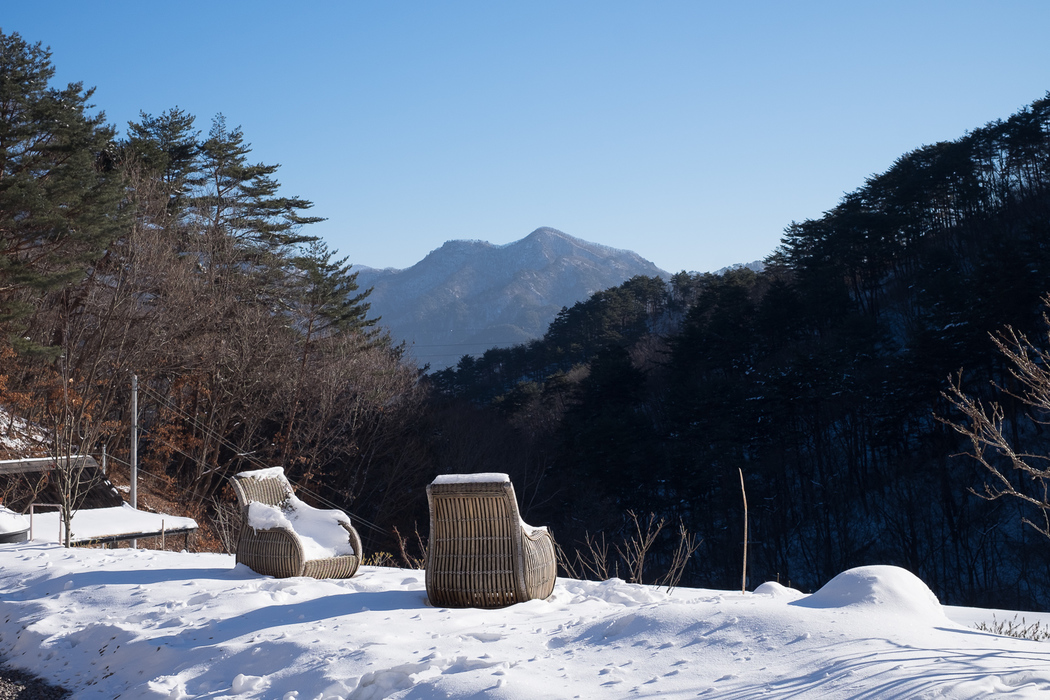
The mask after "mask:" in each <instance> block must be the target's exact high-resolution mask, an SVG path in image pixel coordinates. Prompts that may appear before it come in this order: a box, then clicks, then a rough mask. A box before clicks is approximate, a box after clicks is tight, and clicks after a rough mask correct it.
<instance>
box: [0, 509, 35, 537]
mask: <svg viewBox="0 0 1050 700" xmlns="http://www.w3.org/2000/svg"><path fill="white" fill-rule="evenodd" d="M28 529H29V520H27V519H26V517H25V516H24V515H20V514H19V513H16V512H14V511H13V510H9V509H7V508H4V507H3V506H0V534H5V535H6V534H7V533H10V532H22V531H23V530H28Z"/></svg>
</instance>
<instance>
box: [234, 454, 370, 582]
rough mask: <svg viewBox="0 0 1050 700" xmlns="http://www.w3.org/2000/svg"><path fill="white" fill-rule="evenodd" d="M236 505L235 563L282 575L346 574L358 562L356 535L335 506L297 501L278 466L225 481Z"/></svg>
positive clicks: (359, 560)
mask: <svg viewBox="0 0 1050 700" xmlns="http://www.w3.org/2000/svg"><path fill="white" fill-rule="evenodd" d="M229 481H230V484H231V485H232V486H233V490H234V492H235V493H236V494H237V501H238V502H239V503H240V506H241V532H240V536H239V537H238V539H237V563H238V564H244V565H245V566H247V567H248V568H250V569H252V570H253V571H255V572H257V573H260V574H264V575H267V576H273V577H275V578H287V577H289V576H309V577H312V578H350V577H351V576H353V575H354V573H355V572H356V571H357V567H358V566H360V564H361V558H362V548H361V537H360V535H358V533H357V530H355V529H354V527H353V525H351V524H350V518H349V517H348V516H347V515H346V513H344V512H342V511H340V510H323V509H320V508H314V507H313V506H310V505H308V504H306V503H303V502H302V501H301V500H299V499H298V498H297V497H296V495H295V493H294V491H292V486H291V484H290V483H288V478H287V477H286V476H285V474H284V469H283V468H282V467H270V468H268V469H257V470H254V471H247V472H241V473H239V474H235V475H233V476H232V477H230V479H229Z"/></svg>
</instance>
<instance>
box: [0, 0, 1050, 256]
mask: <svg viewBox="0 0 1050 700" xmlns="http://www.w3.org/2000/svg"><path fill="white" fill-rule="evenodd" d="M1047 27H1050V2H1046V0H996V1H995V2H991V1H988V2H971V1H966V0H954V1H951V2H948V1H945V2H922V1H921V0H910V1H905V2H897V1H889V0H882V1H880V2H859V1H858V2H843V1H842V0H835V1H833V2H831V1H829V2H783V1H779V0H778V1H770V2H733V3H730V2H725V1H724V0H720V1H719V2H706V1H701V0H693V1H689V2H669V1H661V0H646V1H642V0H638V1H637V2H618V1H615V0H602V1H600V2H599V1H595V2H585V1H582V0H580V1H575V0H558V1H555V2H548V1H546V0H528V1H527V2H517V3H510V2H492V1H491V0H483V1H477V2H454V1H448V2H422V1H420V2H378V1H375V2H345V1H341V2H312V1H310V0H302V1H301V2H294V3H293V2H276V1H271V0H247V1H240V0H210V1H208V2H199V1H197V0H188V1H187V0H181V1H180V2H170V3H154V2H144V1H143V0H135V1H134V2H124V1H116V0H102V1H100V2H83V1H81V0H66V1H60V0H31V1H29V0H0V28H2V29H3V31H4V32H7V33H11V32H18V33H20V34H21V35H22V36H23V37H24V38H26V39H28V40H31V41H41V42H43V43H44V44H45V45H49V46H50V47H51V49H52V51H53V61H54V63H55V65H56V67H57V69H58V76H57V78H58V80H59V81H60V82H62V83H65V82H70V81H83V82H84V83H85V84H86V85H88V86H96V87H97V92H96V94H95V100H94V101H95V104H96V105H97V106H98V108H100V109H103V110H105V112H106V114H107V117H108V118H109V120H110V121H111V122H112V123H113V124H115V125H117V126H118V127H119V128H121V129H123V128H125V127H126V125H127V122H128V121H129V120H132V119H136V118H137V116H138V113H139V111H140V110H142V111H145V112H147V113H150V114H154V115H156V114H160V113H161V112H163V111H165V110H167V109H168V108H170V107H174V106H178V107H180V108H182V109H184V110H186V111H188V112H190V113H191V114H194V115H196V116H197V126H198V128H200V129H201V130H202V131H203V132H207V130H208V127H209V125H210V121H211V118H212V117H213V116H214V115H215V114H216V113H219V112H221V113H223V114H224V115H225V116H226V118H227V122H228V123H229V124H230V125H240V126H242V128H243V130H244V134H245V137H246V140H247V141H249V142H250V143H251V144H252V146H253V156H252V157H253V160H257V161H261V162H265V163H280V164H281V166H282V167H281V169H280V171H279V172H278V179H279V180H280V181H281V183H282V184H283V186H284V187H283V191H284V193H285V194H289V195H298V196H302V197H305V198H306V199H309V200H312V201H313V202H314V203H315V206H314V209H313V211H312V213H313V214H316V215H318V216H325V217H327V218H328V220H327V221H326V222H325V223H323V224H319V225H317V226H315V227H313V228H312V230H313V232H314V233H315V234H316V235H320V236H321V237H322V238H324V239H325V240H326V241H327V242H328V243H329V244H330V245H331V246H332V247H335V248H337V249H339V251H340V253H341V254H343V255H348V256H349V257H350V262H352V263H355V264H362V265H370V266H374V267H407V266H409V265H411V264H413V263H415V262H417V261H418V260H420V259H422V258H423V257H424V256H425V255H426V254H427V253H428V252H429V251H431V250H433V249H434V248H437V247H439V246H440V245H441V244H442V243H443V242H444V241H446V240H449V239H454V238H471V239H482V240H487V241H491V242H493V243H509V242H511V241H514V240H518V239H520V238H522V237H524V236H526V235H527V234H528V233H529V232H531V231H532V230H534V229H536V228H538V227H540V226H552V227H554V228H557V229H560V230H562V231H564V232H565V233H568V234H570V235H573V236H576V237H579V238H583V239H585V240H589V241H594V242H597V243H602V244H605V245H611V246H614V247H617V248H627V249H630V250H634V251H636V252H637V253H639V254H640V255H642V256H643V257H645V258H648V259H650V260H652V261H653V262H655V263H656V264H657V265H659V266H660V267H662V268H664V269H665V270H668V271H671V272H674V271H678V270H683V269H685V270H695V271H707V270H715V269H718V268H720V267H723V266H726V265H730V264H733V263H738V262H749V261H752V260H756V259H760V258H763V257H765V256H766V255H768V254H769V253H770V252H772V251H773V249H774V248H775V247H776V245H777V244H778V242H779V240H780V237H781V234H782V232H783V229H784V227H785V226H787V225H788V224H790V223H791V221H793V220H802V219H806V218H816V217H819V216H820V215H821V213H822V212H824V211H825V210H827V209H829V208H831V207H833V206H834V205H835V204H836V203H837V202H838V201H839V199H840V198H841V196H842V195H843V194H844V193H845V192H849V191H852V190H854V189H856V188H857V187H859V186H860V185H861V184H863V182H864V179H865V177H867V176H869V175H871V174H874V173H877V172H882V171H883V170H885V169H886V168H888V167H889V166H890V165H891V164H892V162H893V160H894V159H895V158H896V157H898V156H900V155H901V154H903V153H905V152H906V151H909V150H911V149H913V148H917V147H919V146H921V145H923V144H927V143H933V142H936V141H942V140H949V139H954V138H957V137H959V136H961V135H963V134H964V133H965V132H966V130H968V129H973V128H976V127H979V126H982V125H983V124H985V123H987V122H989V121H992V120H994V119H998V118H1005V117H1007V116H1009V115H1010V114H1012V113H1013V112H1015V111H1017V110H1018V109H1019V108H1021V107H1023V106H1024V105H1026V104H1028V103H1030V102H1032V101H1033V100H1035V99H1038V98H1040V97H1042V96H1043V95H1045V94H1046V92H1047V91H1048V90H1050V40H1048V39H1047V32H1046V30H1047Z"/></svg>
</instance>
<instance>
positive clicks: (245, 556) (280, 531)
mask: <svg viewBox="0 0 1050 700" xmlns="http://www.w3.org/2000/svg"><path fill="white" fill-rule="evenodd" d="M305 561H306V555H305V553H304V552H303V545H302V543H301V542H300V541H299V538H298V537H297V536H296V534H295V533H294V532H292V531H291V530H288V529H286V528H283V527H271V528H265V529H258V530H257V529H255V528H253V527H251V526H250V525H248V524H247V523H245V524H244V525H243V527H242V528H241V536H240V538H239V539H238V541H237V563H238V564H245V565H247V566H248V568H250V569H252V570H253V571H256V572H258V573H260V574H264V575H268V576H274V577H276V578H287V577H289V576H300V575H302V571H303V564H304V562H305Z"/></svg>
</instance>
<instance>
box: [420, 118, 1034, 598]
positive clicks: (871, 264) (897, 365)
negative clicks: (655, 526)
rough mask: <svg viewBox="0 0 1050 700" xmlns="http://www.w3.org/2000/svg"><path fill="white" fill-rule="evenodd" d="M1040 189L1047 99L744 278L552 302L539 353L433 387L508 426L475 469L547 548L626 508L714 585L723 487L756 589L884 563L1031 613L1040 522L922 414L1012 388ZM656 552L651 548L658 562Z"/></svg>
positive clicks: (857, 204)
mask: <svg viewBox="0 0 1050 700" xmlns="http://www.w3.org/2000/svg"><path fill="white" fill-rule="evenodd" d="M1048 185H1050V99H1048V98H1044V99H1042V100H1039V101H1037V102H1035V103H1033V104H1032V105H1031V106H1030V107H1027V108H1025V109H1023V110H1021V111H1020V112H1018V113H1017V114H1015V115H1013V116H1012V117H1010V118H1009V119H1006V120H1004V121H997V122H995V123H991V124H988V125H986V126H984V127H982V128H979V129H975V130H974V131H973V132H971V133H969V134H967V135H965V136H963V137H962V138H959V139H958V140H955V141H951V142H945V143H937V144H933V145H929V146H924V147H922V148H919V149H917V150H915V151H913V152H911V153H908V154H905V155H904V156H902V157H900V158H899V159H898V160H897V161H896V162H895V163H893V164H892V166H891V167H890V168H889V169H888V170H887V171H886V172H884V173H881V174H877V175H874V176H872V177H870V178H869V179H868V181H867V182H866V183H865V184H864V186H863V187H861V188H860V189H858V190H857V191H855V192H851V193H849V194H847V195H846V196H845V197H844V198H843V199H842V201H841V203H840V204H839V205H838V206H836V207H835V208H834V209H832V210H831V211H828V212H826V213H825V214H824V215H823V216H821V217H820V218H817V219H812V220H806V221H802V222H796V223H792V224H791V225H790V226H789V227H788V228H787V229H786V231H785V234H784V237H783V240H782V244H781V245H780V247H779V248H778V249H777V250H776V251H775V252H774V253H773V254H772V255H771V256H769V258H768V259H767V260H766V261H765V262H766V266H765V269H764V271H763V272H760V273H755V272H752V271H751V270H747V269H740V270H732V271H728V272H726V273H724V274H721V275H710V274H708V275H690V274H686V273H679V274H677V275H675V276H674V277H673V278H672V280H671V281H670V282H669V283H668V284H665V283H664V282H663V281H661V280H660V279H658V278H646V277H638V278H634V279H632V280H630V281H628V282H626V283H624V284H623V285H621V286H619V287H616V288H613V289H609V290H606V291H604V292H601V293H599V294H596V295H594V296H593V297H591V298H590V299H589V300H587V301H585V302H581V303H578V304H576V305H574V306H573V307H572V308H567V309H563V310H562V312H561V313H560V314H559V316H558V318H557V319H556V320H555V322H554V323H552V324H551V326H550V328H549V329H548V331H547V333H546V335H545V336H544V337H543V339H542V340H539V341H536V342H533V343H530V344H527V345H521V346H519V347H516V348H513V349H509V350H497V349H494V350H490V351H489V352H487V353H485V354H484V355H483V356H482V357H480V358H473V357H464V358H462V360H461V361H460V363H459V364H458V365H457V366H456V367H455V368H452V369H450V370H448V371H445V372H439V373H437V374H436V375H435V377H434V384H435V386H436V387H437V389H438V390H439V391H440V393H441V394H442V395H443V396H445V397H446V401H447V402H448V405H449V406H457V407H460V408H459V409H458V410H476V411H479V412H480V413H482V414H483V415H485V416H489V417H490V419H491V420H494V421H498V422H499V423H500V424H501V425H503V426H506V427H507V429H508V430H510V431H511V432H512V434H513V435H514V436H515V440H514V441H510V440H509V439H508V440H507V441H506V442H504V443H502V444H501V446H500V448H499V449H498V451H499V452H500V456H498V457H493V458H492V459H491V463H489V464H486V465H480V464H479V465H478V466H479V467H480V466H486V467H491V466H494V465H495V464H499V463H506V464H513V465H515V468H516V469H517V470H518V473H517V478H518V479H520V480H522V481H524V482H526V483H527V484H529V486H530V488H531V490H529V491H527V493H529V494H530V496H531V500H530V501H529V503H531V504H532V505H533V512H531V513H529V515H528V516H527V517H529V518H531V519H532V520H534V521H537V522H550V523H552V525H554V529H555V532H557V533H558V534H559V539H560V542H561V544H562V546H563V547H566V546H570V545H572V546H579V544H578V543H585V542H587V541H588V538H587V533H595V532H596V531H605V532H615V531H619V532H621V533H625V534H629V533H630V532H632V531H633V530H634V524H633V521H632V519H631V518H630V517H627V516H625V515H624V513H625V512H626V511H628V510H633V511H635V512H636V513H640V514H647V513H650V512H651V513H655V514H656V515H657V517H658V518H664V519H665V520H666V521H667V522H668V523H669V524H674V523H678V522H679V521H681V522H682V523H684V524H685V527H686V528H687V529H688V530H690V531H691V532H693V533H696V534H697V535H699V536H700V537H701V538H702V540H703V541H702V544H701V547H700V549H699V551H698V553H697V555H696V557H695V558H694V560H693V564H692V568H691V569H690V570H689V572H688V573H687V578H688V580H690V581H691V582H692V583H694V584H702V585H711V586H715V587H731V586H733V585H734V584H735V583H738V582H739V581H740V576H741V568H742V555H741V551H742V545H743V521H744V513H743V502H742V495H741V485H740V472H741V471H742V472H743V477H744V481H745V483H746V491H747V499H748V502H749V503H750V506H751V507H750V537H749V540H750V542H749V544H750V562H749V572H750V573H751V575H752V580H753V581H763V580H777V579H779V580H781V581H792V582H793V583H794V584H795V585H800V586H802V587H804V588H815V587H816V586H818V585H820V584H821V583H822V582H823V581H826V580H827V579H828V578H829V577H831V576H833V575H834V574H835V572H838V571H842V570H844V569H847V568H849V567H852V566H857V565H863V564H872V563H885V564H897V565H900V566H903V567H905V568H907V569H908V570H910V571H913V572H915V573H916V574H918V575H919V576H920V578H922V579H923V580H924V581H927V582H929V583H930V585H931V586H932V587H933V589H934V590H935V591H937V593H938V594H939V595H941V596H942V598H944V599H946V600H947V601H949V602H959V603H975V602H980V603H981V604H989V605H991V604H995V605H1000V604H1001V605H1011V606H1017V607H1022V608H1024V607H1026V606H1027V607H1036V606H1039V607H1042V606H1046V605H1048V604H1050V591H1048V589H1047V588H1046V586H1045V585H1044V583H1043V582H1044V581H1046V580H1047V575H1048V574H1050V570H1048V567H1050V542H1047V540H1046V539H1045V538H1043V537H1042V536H1040V535H1038V534H1036V533H1035V532H1033V530H1031V529H1026V528H1025V527H1024V526H1023V525H1022V519H1023V518H1025V517H1028V518H1034V519H1037V520H1038V522H1040V523H1041V522H1042V519H1041V516H1039V513H1038V511H1037V510H1035V509H1032V508H1028V509H1026V507H1025V506H1024V505H1022V504H1020V502H1019V501H1016V500H1014V501H1013V502H1011V501H1006V500H996V501H993V502H988V501H984V500H982V499H980V498H978V497H976V496H975V495H974V494H973V493H971V491H977V492H983V486H984V483H985V481H986V479H988V478H989V476H988V472H987V471H985V470H984V469H983V468H981V467H980V466H979V465H978V464H977V463H976V462H975V461H974V460H972V459H969V458H967V457H965V456H955V455H957V454H958V453H962V452H965V451H966V450H967V449H968V447H969V445H967V444H965V443H964V442H961V441H960V439H959V437H958V436H957V435H956V434H955V432H954V431H952V430H951V429H950V428H949V427H947V426H945V425H944V424H942V423H940V422H939V421H938V420H937V417H938V416H940V417H945V418H947V419H949V420H952V419H959V418H960V417H959V416H957V415H953V413H952V407H951V405H950V403H949V401H948V400H947V399H946V398H945V397H944V396H942V392H944V391H946V390H947V389H948V387H949V386H950V382H949V377H950V375H953V374H955V373H958V372H960V371H961V375H960V381H961V386H962V388H963V390H964V391H965V392H967V393H968V394H970V395H972V396H974V397H976V398H977V399H981V398H984V399H985V400H987V399H988V398H990V397H991V396H992V392H993V389H992V386H991V382H995V383H996V384H998V385H1000V386H1002V387H1004V388H1005V389H1006V390H1007V391H1009V390H1010V388H1011V387H1016V386H1017V384H1016V381H1015V378H1014V377H1013V376H1012V375H1011V374H1010V371H1009V370H1010V365H1009V363H1008V362H1007V361H1006V360H1005V359H1004V358H1003V357H1002V355H1001V354H1000V353H999V352H998V351H997V349H996V347H995V344H994V343H993V342H992V340H991V339H990V337H989V333H990V332H993V331H996V330H999V329H1001V328H1003V327H1004V326H1005V325H1007V324H1009V325H1010V326H1012V327H1013V328H1015V329H1017V330H1019V331H1022V332H1027V333H1029V334H1031V335H1032V336H1033V337H1035V336H1038V335H1040V334H1041V333H1044V332H1045V331H1044V328H1043V320H1042V317H1041V311H1042V310H1043V307H1042V305H1041V297H1042V296H1043V295H1044V294H1046V293H1047V292H1048V291H1050V257H1048V256H1050V192H1048ZM1044 337H1045V335H1044ZM1007 399H1008V400H1007V402H1006V403H1005V404H1004V417H1003V421H1004V425H1005V428H1004V432H1005V433H1006V434H1007V435H1010V436H1012V437H1013V439H1014V441H1015V443H1016V444H1017V445H1018V447H1019V451H1027V452H1029V453H1041V454H1046V453H1047V452H1048V448H1050V444H1048V441H1047V438H1046V436H1045V435H1044V431H1043V430H1042V429H1041V427H1040V426H1039V424H1036V425H1035V427H1034V428H1032V427H1025V426H1026V425H1029V426H1030V425H1031V424H1030V423H1027V422H1025V421H1022V420H1021V419H1022V418H1023V417H1024V416H1023V413H1024V412H1023V408H1024V407H1023V406H1021V405H1018V403H1017V402H1016V401H1014V402H1011V401H1010V400H1009V397H1007ZM464 405H466V406H469V407H470V408H469V409H468V408H463V406H464ZM471 420H472V421H476V420H477V419H476V418H474V419H471ZM495 449H496V448H494V450H495ZM990 459H992V460H993V461H994V460H995V459H996V457H995V455H991V456H990ZM1000 462H1001V463H1002V462H1004V460H1000ZM1008 471H1009V470H1008ZM1011 479H1012V481H1013V483H1014V485H1015V486H1016V487H1017V488H1018V489H1020V490H1021V491H1022V492H1024V493H1029V494H1031V495H1033V496H1035V497H1037V498H1038V497H1040V496H1041V495H1044V494H1041V493H1040V491H1039V487H1040V482H1039V481H1036V482H1032V483H1026V482H1023V481H1022V480H1020V479H1019V478H1017V476H1016V475H1014V476H1012V477H1011ZM671 530H673V528H668V529H665V534H666V533H667V532H669V531H671ZM614 539H616V538H614ZM591 542H592V543H593V540H591ZM674 543H675V538H674V537H673V536H672V537H668V538H667V541H666V542H660V541H658V542H657V544H656V545H654V551H656V552H658V553H659V554H658V556H650V559H649V561H650V562H651V564H652V567H653V569H654V570H658V569H659V567H660V565H661V558H662V559H663V563H666V561H667V559H668V558H669V557H670V556H671V547H672V546H673V545H674ZM593 549H594V548H593V547H588V546H586V545H584V552H585V553H588V554H590V553H592V552H593ZM609 559H610V561H612V560H615V559H616V556H615V552H613V554H611V555H609Z"/></svg>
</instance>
